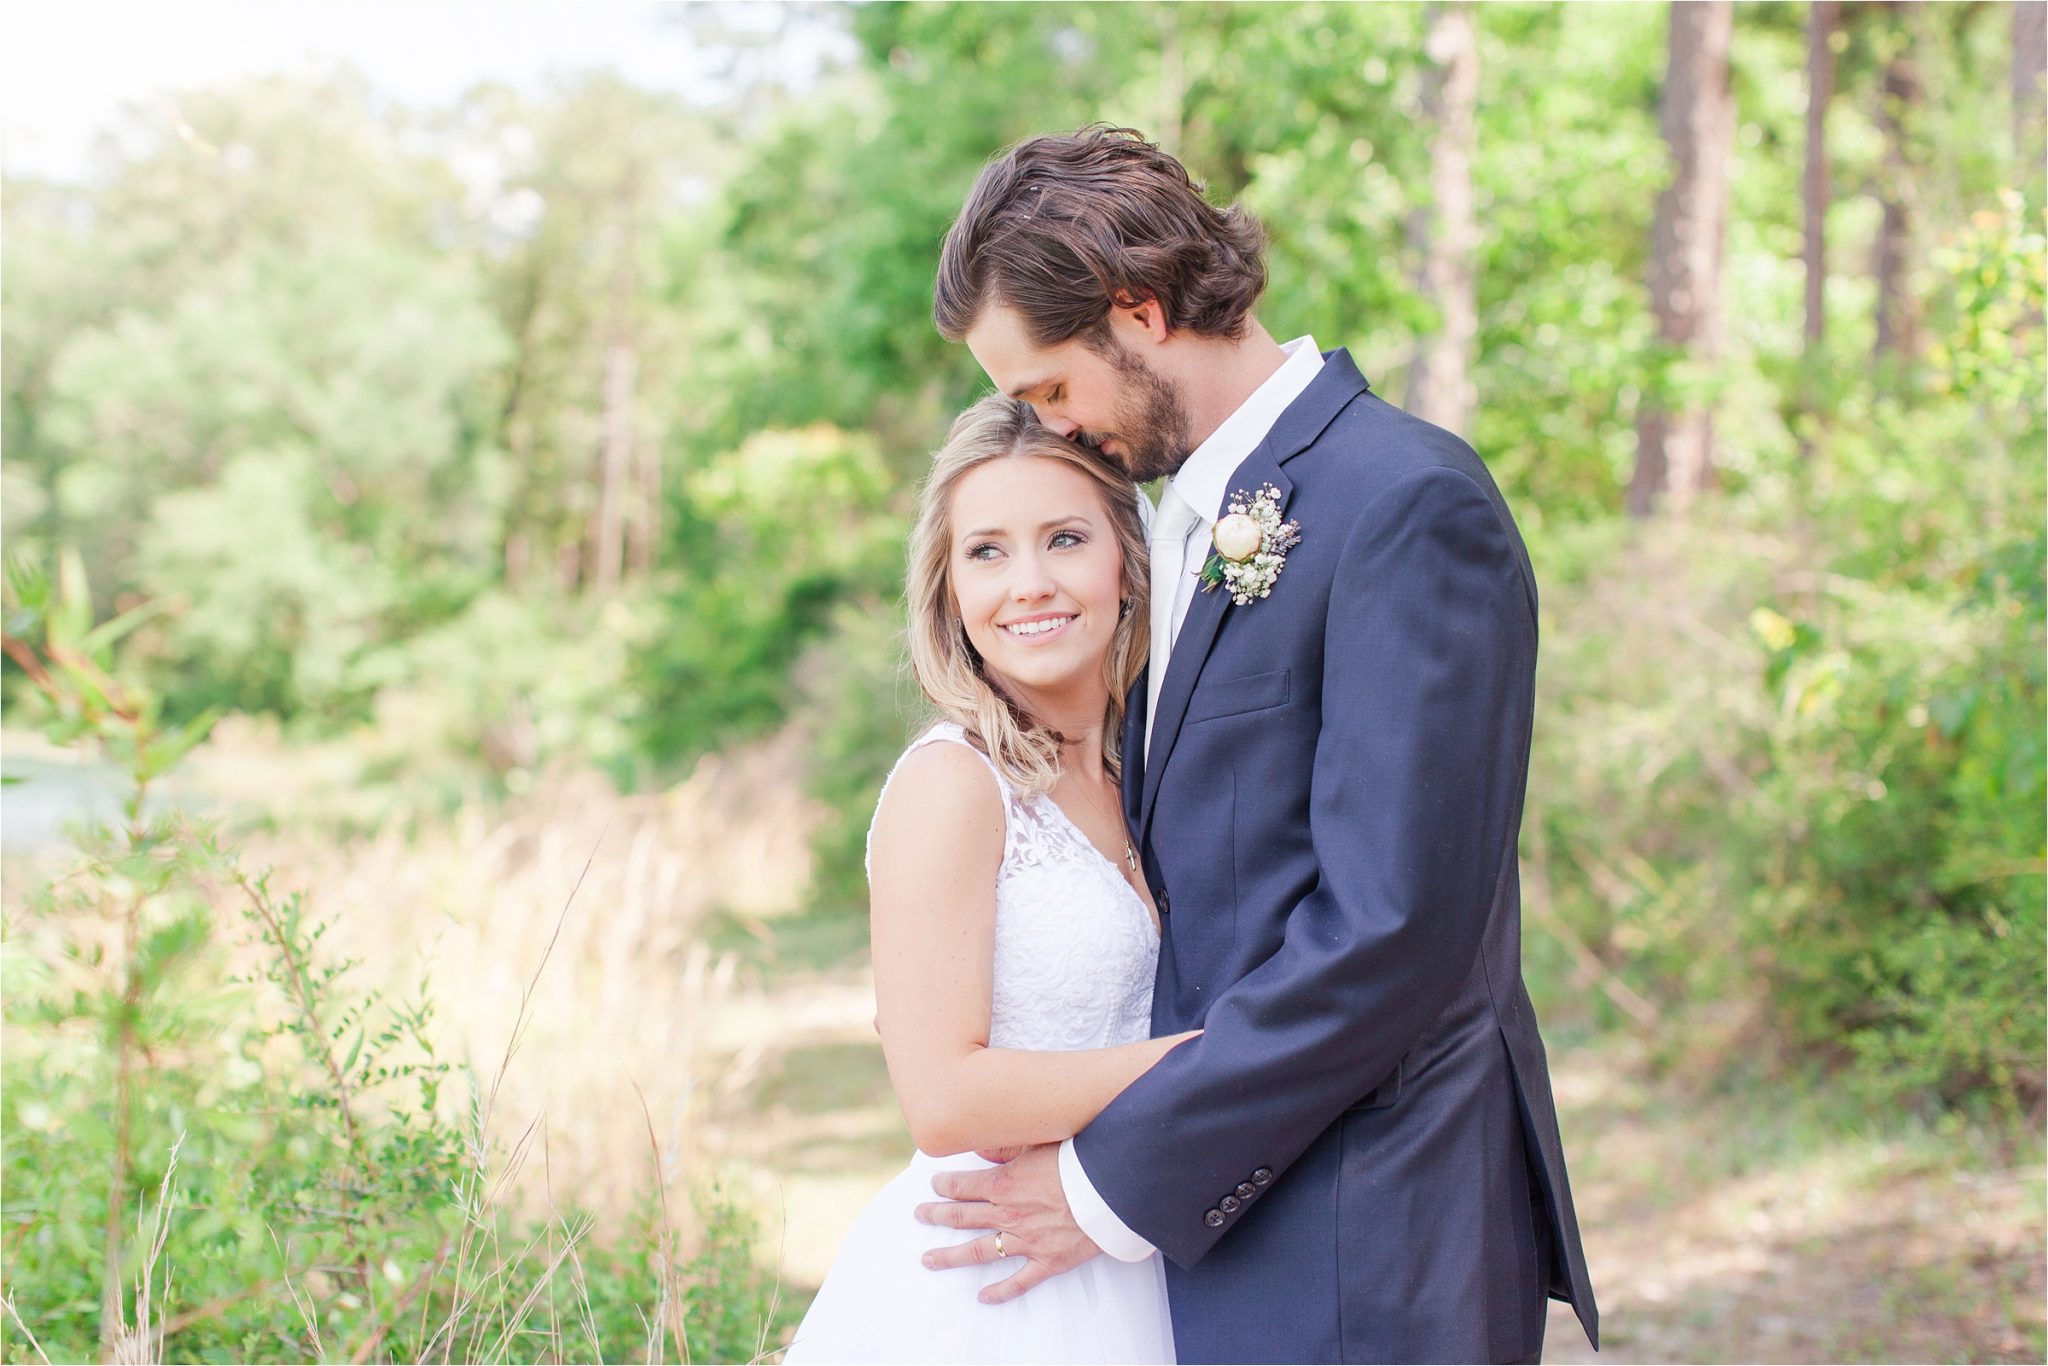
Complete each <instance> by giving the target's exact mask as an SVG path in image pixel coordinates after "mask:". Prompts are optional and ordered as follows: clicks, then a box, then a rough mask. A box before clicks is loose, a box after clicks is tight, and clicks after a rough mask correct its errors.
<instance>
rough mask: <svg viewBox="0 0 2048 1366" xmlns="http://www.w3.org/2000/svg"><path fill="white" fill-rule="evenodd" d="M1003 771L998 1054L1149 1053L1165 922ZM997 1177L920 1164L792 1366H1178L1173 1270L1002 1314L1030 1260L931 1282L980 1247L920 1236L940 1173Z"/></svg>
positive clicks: (877, 1204) (946, 739) (1103, 1268)
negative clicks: (1069, 1365)
mask: <svg viewBox="0 0 2048 1366" xmlns="http://www.w3.org/2000/svg"><path fill="white" fill-rule="evenodd" d="M933 743H952V744H959V745H967V744H968V741H967V739H966V736H965V734H964V733H963V732H962V731H961V729H960V727H959V726H957V725H953V724H950V723H945V724H941V725H937V726H934V727H933V728H932V729H930V730H928V731H926V732H925V733H924V734H923V735H921V736H919V737H918V738H917V739H916V740H915V741H913V742H912V743H911V746H910V748H909V749H908V750H905V751H904V753H905V754H906V755H908V754H910V753H912V752H913V751H915V750H917V749H918V748H920V747H921V746H924V745H927V744H933ZM969 748H972V746H971V745H969ZM974 752H975V753H976V754H977V755H980V754H981V751H980V750H975V751H974ZM981 757H982V758H983V760H984V762H986V761H987V756H986V755H982V756H981ZM897 762H898V763H899V764H900V763H901V762H902V761H901V760H900V759H899V760H898V761H897ZM989 771H990V773H992V774H994V776H995V782H996V784H997V786H998V787H999V788H1000V789H1001V791H1002V795H1003V817H1004V827H1005V828H1004V836H1003V862H1002V866H1001V868H999V869H998V870H997V872H996V946H995V993H994V1001H993V1008H992V1011H991V1015H990V1021H989V1046H990V1047H992V1048H1025V1049H1034V1050H1042V1051H1064V1050H1069V1049H1076V1048H1104V1047H1109V1046H1112V1045H1115V1044H1126V1043H1135V1042H1138V1041H1140V1040H1142V1039H1145V1038H1147V1037H1149V1036H1150V1034H1151V1018H1152V973H1153V967H1154V964H1155V962H1156V960H1157V958H1158V956H1159V932H1158V929H1157V928H1156V927H1155V926H1154V924H1153V922H1152V915H1151V912H1150V911H1149V910H1148V909H1147V908H1146V906H1145V903H1144V902H1143V901H1142V900H1141V899H1140V898H1139V896H1138V894H1137V893H1136V892H1134V891H1133V890H1132V889H1131V886H1130V884H1129V883H1127V882H1125V881H1124V879H1123V877H1122V875H1120V874H1119V873H1118V872H1117V870H1116V869H1115V868H1114V867H1113V866H1112V865H1111V864H1110V862H1109V861H1108V860H1107V859H1105V858H1104V857H1103V856H1102V854H1101V853H1100V851H1098V850H1097V849H1096V848H1095V846H1094V845H1092V844H1090V843H1089V842H1088V838H1087V836H1085V835H1083V834H1082V833H1081V832H1080V831H1079V830H1078V829H1076V828H1075V826H1074V824H1073V822H1071V821H1069V820H1068V819H1067V817H1066V814H1065V813H1064V812H1062V811H1061V810H1060V809H1059V807H1058V806H1057V805H1056V804H1054V802H1053V801H1052V799H1051V798H1049V797H1035V798H1033V797H1023V796H1020V795H1018V794H1017V793H1016V792H1015V791H1014V790H1012V788H1011V787H1010V785H1009V783H1008V782H1006V781H1004V779H1003V777H1002V775H1001V774H1000V773H998V772H997V771H996V768H995V765H994V764H993V763H990V764H989ZM894 776H895V775H894V774H893V773H892V774H891V775H890V777H891V778H892V779H893V778H894ZM882 790H883V791H884V792H885V793H886V792H887V791H888V786H887V784H884V785H883V789H882ZM987 1165H988V1164H987V1163H986V1162H983V1161H982V1160H981V1159H980V1158H978V1157H976V1156H974V1154H972V1153H963V1154H961V1155H959V1156H957V1157H944V1158H940V1157H928V1156H926V1155H925V1154H924V1153H921V1152H920V1153H917V1154H915V1155H914V1156H913V1157H912V1158H911V1160H910V1165H909V1166H908V1167H907V1168H905V1169H904V1170H903V1172H902V1173H901V1174H900V1175H898V1176H897V1177H896V1178H895V1179H894V1180H892V1181H891V1182H890V1183H889V1184H888V1185H886V1186H884V1187H883V1188H882V1191H881V1194H879V1195H877V1196H876V1197H875V1198H874V1200H873V1201H872V1202H870V1203H869V1205H868V1207H867V1208H866V1209H865V1210H864V1211H862V1213H861V1215H860V1218H859V1219H858V1220H856V1221H855V1223H854V1226H853V1229H852V1231H851V1232H849V1233H848V1234H847V1235H846V1241H845V1242H844V1243H843V1244H841V1246H840V1249H839V1257H838V1259H837V1261H835V1262H834V1263H833V1266H832V1270H831V1273H830V1274H829V1275H827V1276H826V1277H825V1284H824V1287H823V1288H822V1289H820V1290H819V1291H818V1298H817V1299H816V1300H814V1301H813V1302H812V1303H811V1308H810V1312H809V1313H807V1314H805V1315H804V1321H803V1323H802V1325H801V1326H800V1327H799V1328H798V1329H797V1332H796V1337H795V1339H794V1341H792V1343H791V1344H790V1347H789V1350H788V1353H787V1354H786V1355H785V1356H784V1357H783V1360H784V1362H786V1363H792V1366H809V1364H810V1363H830V1362H1171V1361H1172V1360H1173V1359H1174V1356H1173V1324H1172V1322H1171V1321H1170V1320H1169V1319H1168V1318H1167V1313H1166V1276H1165V1272H1164V1270H1163V1269H1162V1268H1161V1266H1160V1264H1159V1258H1158V1256H1157V1255H1154V1256H1152V1257H1148V1258H1147V1259H1145V1260H1144V1261H1142V1262H1120V1261H1117V1260H1115V1259H1114V1258H1112V1257H1107V1256H1099V1257H1095V1258H1092V1259H1091V1260H1089V1261H1087V1262H1084V1263H1082V1264H1081V1265H1080V1266H1078V1267H1076V1268H1074V1269H1073V1270H1072V1271H1068V1272H1065V1273H1064V1274H1062V1275H1058V1276H1055V1277H1053V1278H1052V1279H1051V1280H1049V1281H1047V1282H1045V1283H1044V1284H1043V1285H1040V1286H1038V1287H1036V1288H1035V1289H1033V1290H1031V1291H1030V1292H1028V1293H1027V1294H1024V1295H1022V1296H1020V1297H1018V1298H1017V1299H1014V1300H1011V1301H1010V1302H1009V1303H1007V1304H1001V1305H987V1304H982V1303H981V1302H980V1301H979V1300H977V1299H976V1298H975V1296H976V1294H977V1293H978V1292H979V1291H980V1290H981V1289H982V1288H983V1287H984V1286H989V1285H993V1284H995V1283H996V1282H997V1281H1001V1280H1005V1279H1007V1278H1009V1277H1010V1276H1011V1275H1013V1274H1015V1273H1016V1272H1017V1271H1018V1270H1020V1269H1021V1268H1022V1266H1023V1263H1022V1262H1021V1261H1020V1260H1018V1259H1016V1258H1010V1259H1008V1260H1005V1261H1001V1262H995V1263H992V1264H990V1265H987V1266H973V1267H962V1268H959V1269H957V1270H948V1271H930V1270H927V1269H926V1268H925V1267H924V1265H923V1263H922V1261H921V1260H920V1259H921V1258H922V1257H923V1255H924V1254H925V1253H926V1252H927V1251H930V1250H931V1249H933V1248H938V1247H945V1246H948V1245H951V1244H954V1243H960V1242H965V1241H967V1240H968V1239H970V1238H973V1237H976V1236H978V1235H977V1234H975V1233H972V1232H967V1231H963V1230H960V1229H951V1228H938V1227H934V1226H931V1225H927V1224H920V1223H918V1222H917V1220H916V1219H915V1217H913V1215H912V1213H911V1211H912V1210H914V1209H915V1208H916V1207H917V1206H918V1205H920V1204H924V1203H926V1202H929V1201H932V1200H936V1199H938V1198H939V1197H938V1196H937V1195H936V1194H935V1193H934V1192H933V1190H932V1184H931V1183H932V1177H933V1176H934V1175H935V1174H936V1173H938V1172H942V1171H960V1170H968V1169H974V1168H982V1167H986V1166H987Z"/></svg>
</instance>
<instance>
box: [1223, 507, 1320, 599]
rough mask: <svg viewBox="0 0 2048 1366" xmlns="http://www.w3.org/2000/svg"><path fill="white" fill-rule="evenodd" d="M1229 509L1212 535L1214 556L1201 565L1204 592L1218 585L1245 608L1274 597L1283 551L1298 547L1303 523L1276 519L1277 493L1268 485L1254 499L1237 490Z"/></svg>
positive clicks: (1284, 556) (1285, 559)
mask: <svg viewBox="0 0 2048 1366" xmlns="http://www.w3.org/2000/svg"><path fill="white" fill-rule="evenodd" d="M1227 506H1228V508H1229V511H1228V513H1226V515H1225V516H1224V517H1223V518H1222V520H1220V521H1218V522H1217V523H1216V529H1215V531H1214V532H1212V533H1211V535H1210V539H1211V540H1212V541H1213V542H1214V543H1215V546H1216V551H1215V553H1214V554H1212V555H1211V556H1209V558H1208V560H1207V562H1206V563H1204V564H1203V565H1202V573H1201V579H1202V591H1203V592H1204V593H1206V592H1208V591H1209V590H1210V589H1212V588H1215V587H1218V586H1221V587H1222V588H1223V589H1224V590H1225V591H1226V592H1228V593H1229V594H1230V600H1231V601H1232V602H1234V603H1236V604H1237V605H1238V606H1240V607H1243V606H1245V605H1246V604H1248V603H1250V602H1251V601H1252V600H1253V599H1255V598H1263V597H1267V596H1269V595H1270V594H1271V593H1272V591H1273V584H1274V581H1275V580H1277V579H1278V578H1279V577H1280V571H1281V570H1282V569H1284V568H1286V566H1287V552H1288V551H1290V550H1292V549H1294V547H1296V546H1298V545H1300V544H1301V523H1299V522H1283V521H1281V520H1280V490H1279V489H1277V488H1275V487H1274V486H1273V485H1271V484H1268V485H1266V486H1265V487H1264V488H1262V489H1260V490H1259V491H1258V492H1257V493H1256V494H1251V493H1245V492H1244V491H1242V490H1239V491H1238V492H1236V493H1233V494H1231V495H1230V502H1229V504H1228V505H1227Z"/></svg>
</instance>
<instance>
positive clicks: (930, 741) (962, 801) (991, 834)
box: [868, 726, 1005, 871]
mask: <svg viewBox="0 0 2048 1366" xmlns="http://www.w3.org/2000/svg"><path fill="white" fill-rule="evenodd" d="M942 729H944V728H942V727H934V728H933V729H932V730H931V731H927V732H926V733H925V734H924V735H922V736H920V737H919V738H918V739H917V740H916V741H913V742H912V744H911V746H910V748H909V749H907V750H905V751H904V753H903V757H902V758H901V759H898V760H897V761H896V769H895V771H894V772H893V773H891V774H890V775H889V781H888V782H887V783H886V784H884V785H883V788H882V796H881V800H880V801H879V802H878V803H877V805H876V808H875V823H874V826H873V828H872V829H871V830H870V831H869V832H868V843H869V855H870V861H871V864H872V865H873V866H874V867H880V866H882V865H883V864H885V863H886V862H888V861H889V857H890V855H891V854H892V853H895V854H901V855H913V856H915V857H918V858H921V859H928V858H929V857H930V856H931V852H932V851H934V850H943V851H948V852H951V853H956V854H959V855H963V856H965V857H966V858H967V859H968V860H969V861H971V862H975V861H980V860H981V859H982V857H983V856H985V855H988V854H990V853H993V855H994V857H995V858H996V859H998V860H1000V858H1001V856H1002V848H1003V832H1004V824H1005V820H1004V811H1003V790H1002V787H1001V780H1000V779H999V778H998V777H997V776H996V773H995V769H994V766H993V765H992V764H990V762H989V761H988V758H987V756H985V755H983V754H982V752H981V751H980V750H978V749H975V748H974V747H973V746H972V745H971V744H970V743H968V741H967V739H966V737H965V736H964V735H963V734H960V733H959V727H957V726H955V727H952V728H951V729H952V730H953V731H954V732H955V733H954V734H953V735H951V736H941V735H939V734H937V732H938V731H940V730H942ZM946 739H951V740H954V741H957V743H951V744H948V743H943V741H944V740H946ZM871 871H872V868H871Z"/></svg>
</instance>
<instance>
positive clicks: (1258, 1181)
mask: <svg viewBox="0 0 2048 1366" xmlns="http://www.w3.org/2000/svg"><path fill="white" fill-rule="evenodd" d="M1272 1181H1273V1169H1272V1168H1271V1167H1261V1168H1259V1169H1258V1170H1257V1171H1255V1172H1253V1173H1252V1184H1253V1185H1254V1186H1267V1185H1271V1184H1272Z"/></svg>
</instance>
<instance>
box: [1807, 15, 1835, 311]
mask: <svg viewBox="0 0 2048 1366" xmlns="http://www.w3.org/2000/svg"><path fill="white" fill-rule="evenodd" d="M1834 33H1835V0H1813V7H1812V10H1811V12H1810V13H1809V14H1808V16H1807V24H1806V174H1805V175H1804V176H1803V177H1802V178H1801V180H1800V197H1801V198H1802V199H1803V200H1804V201H1805V209H1806V249H1805V252H1804V257H1805V262H1806V347H1807V350H1809V351H1818V350H1819V349H1820V347H1821V344H1822V343H1823V342H1825V341H1826V340H1827V333H1828V321H1827V298H1826V295H1827V283H1828V232H1827V219H1828V204H1829V201H1830V200H1831V199H1832V198H1833V191H1832V190H1831V188H1830V186H1829V183H1828V105H1829V104H1830V103H1831V102H1832V101H1833V100H1834V98H1835V50H1834V49H1833V48H1832V47H1830V46H1829V45H1828V44H1829V42H1830V41H1831V40H1832V39H1833V37H1834Z"/></svg>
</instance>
